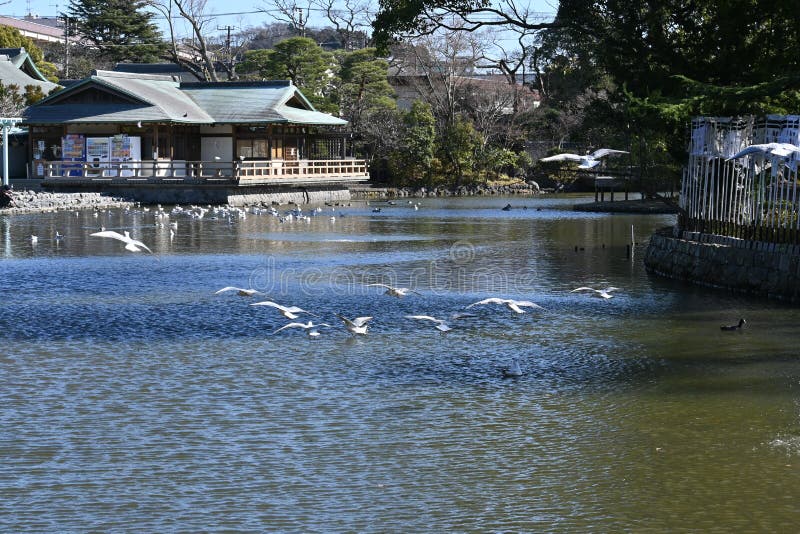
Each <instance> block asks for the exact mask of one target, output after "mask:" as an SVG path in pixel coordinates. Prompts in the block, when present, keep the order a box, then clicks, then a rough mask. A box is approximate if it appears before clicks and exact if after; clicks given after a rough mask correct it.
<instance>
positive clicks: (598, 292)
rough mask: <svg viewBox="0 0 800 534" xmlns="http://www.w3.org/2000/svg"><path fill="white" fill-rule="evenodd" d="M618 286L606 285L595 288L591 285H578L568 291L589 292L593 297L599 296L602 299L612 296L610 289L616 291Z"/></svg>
mask: <svg viewBox="0 0 800 534" xmlns="http://www.w3.org/2000/svg"><path fill="white" fill-rule="evenodd" d="M618 289H619V288H618V287H607V288H605V289H595V288H593V287H578V288H575V289H573V290H572V291H570V293H591V294H592V296H594V297H600V298H603V299H610V298H614V295H612V294H611V293H612V291H617V290H618Z"/></svg>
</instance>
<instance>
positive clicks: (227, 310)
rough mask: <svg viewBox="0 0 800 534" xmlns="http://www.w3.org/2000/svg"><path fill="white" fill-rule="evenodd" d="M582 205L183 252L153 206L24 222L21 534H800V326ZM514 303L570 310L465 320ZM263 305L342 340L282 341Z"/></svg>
mask: <svg viewBox="0 0 800 534" xmlns="http://www.w3.org/2000/svg"><path fill="white" fill-rule="evenodd" d="M577 200H579V199H575V198H553V197H543V198H537V199H519V198H488V199H484V198H471V199H442V200H430V199H425V200H423V201H422V206H421V207H420V209H419V210H416V211H415V210H413V209H412V208H411V207H410V206H409V205H407V204H403V203H398V204H397V205H395V206H389V205H386V204H384V203H373V205H366V204H364V203H355V202H354V203H352V205H350V206H346V205H344V206H335V207H333V210H332V211H331V207H328V206H325V207H323V212H321V213H319V214H318V215H316V216H314V217H312V219H311V221H310V222H305V221H294V222H284V223H281V222H280V221H279V219H278V218H276V217H272V216H269V215H253V214H250V215H248V216H247V217H246V218H244V219H242V218H239V217H236V216H233V217H230V219H229V218H228V217H226V216H218V217H216V218H214V219H212V218H211V215H210V214H206V216H205V217H204V218H203V219H201V220H194V219H190V218H188V217H186V216H173V217H170V218H169V221H172V222H177V223H178V225H177V230H176V235H175V237H174V238H172V239H170V237H169V227H168V224H167V225H165V226H164V227H159V226H157V225H156V223H158V222H161V223H163V222H164V220H159V219H157V218H156V217H155V215H154V208H152V209H151V210H150V211H148V212H144V211H141V210H128V211H125V210H114V211H110V212H99V213H97V216H95V213H93V212H91V211H86V212H78V213H77V215H76V214H75V213H73V212H60V213H56V214H36V215H15V216H4V217H0V239H2V241H0V243H1V244H2V248H0V250H2V259H0V269H1V271H0V272H2V276H3V287H4V289H5V290H4V291H3V298H2V300H1V301H0V329H1V331H2V334H0V342H2V346H3V350H2V356H0V429H2V430H1V431H0V460H1V461H0V530H2V531H5V532H20V531H44V532H86V531H92V530H95V531H131V532H142V531H145V532H154V531H158V532H161V531H165V532H169V531H191V532H196V531H256V532H265V531H269V532H275V531H287V532H288V531H291V532H352V531H358V532H387V531H393V532H414V531H416V532H421V531H425V532H428V531H434V532H441V531H481V532H483V531H503V532H510V531H527V532H532V531H536V532H538V531H586V530H590V531H619V530H632V531H649V530H656V531H663V530H704V531H706V530H712V531H713V530H718V531H731V530H736V531H763V530H766V531H788V530H793V529H794V528H795V527H794V525H795V524H796V519H797V513H798V510H797V505H796V503H797V502H798V499H799V498H800V490H798V489H797V488H798V487H800V486H798V485H797V483H796V480H797V473H798V467H800V463H798V461H797V456H798V452H800V426H799V424H798V423H799V421H798V413H799V412H800V410H798V394H797V392H798V384H800V365H798V361H797V349H796V347H797V345H798V343H797V342H798V340H799V339H798V338H800V336H799V335H798V332H797V328H796V325H797V324H798V319H800V314H798V312H797V310H796V309H795V308H792V307H789V306H785V305H782V304H778V303H774V302H768V301H764V300H759V299H753V298H748V297H742V296H737V295H732V294H728V293H725V292H720V291H715V290H711V289H705V288H695V287H687V286H685V285H683V284H679V283H675V282H671V281H666V280H663V279H659V278H656V277H651V276H649V275H647V274H646V273H645V271H644V269H643V266H642V265H641V256H642V255H643V247H644V246H645V243H646V240H647V237H648V236H649V235H650V233H651V232H652V231H653V230H654V229H656V228H659V227H662V226H666V225H668V224H671V223H672V222H673V216H669V215H609V214H588V213H578V212H574V211H572V210H571V209H570V208H571V205H572V204H573V203H574V202H576V201H577ZM509 202H510V203H512V205H514V206H515V209H513V210H511V211H509V212H503V211H501V210H500V209H499V208H500V207H502V206H504V205H505V204H506V203H509ZM375 206H381V212H380V213H373V212H372V209H373V208H374V207H375ZM524 207H527V209H523V208H524ZM169 209H170V207H166V210H167V211H169ZM283 209H285V208H282V211H283ZM331 216H334V217H335V220H331V219H330V217H331ZM101 226H103V227H105V228H107V229H112V228H115V229H118V231H122V230H123V229H127V230H128V231H130V232H131V234H132V235H134V236H135V237H136V238H137V239H141V240H142V241H144V242H145V243H146V244H147V245H148V246H149V247H151V248H152V249H153V251H154V252H155V253H156V254H154V255H148V254H146V253H144V254H143V253H133V252H128V251H125V250H124V249H123V245H122V244H121V243H119V242H116V241H113V240H106V239H102V238H97V237H91V236H90V235H89V234H90V233H92V232H94V231H97V230H99V228H100V227H101ZM631 226H633V231H634V235H635V239H636V241H637V242H638V243H639V244H638V245H637V246H636V247H635V249H634V255H633V258H632V259H631V258H628V257H627V256H626V249H625V245H626V244H627V243H628V242H629V241H630V234H631ZM56 231H58V232H59V233H61V234H63V235H64V236H65V237H64V239H63V240H56V239H55V238H54V236H55V232H56ZM32 234H35V235H37V236H38V237H39V240H38V243H37V244H36V245H32V244H31V243H30V242H29V241H28V237H29V236H30V235H32ZM369 283H388V284H392V285H402V286H404V287H410V288H413V289H414V290H415V291H418V292H419V294H411V295H409V296H408V297H405V298H403V299H397V298H394V297H390V296H388V295H384V294H383V293H382V290H381V289H380V288H378V287H371V286H368V285H367V284H369ZM229 285H233V286H239V287H252V288H255V289H258V290H260V291H263V292H264V293H266V294H267V295H268V297H264V296H262V297H258V296H257V297H255V298H243V297H239V296H237V295H235V294H234V293H228V294H223V295H215V294H214V293H215V291H216V290H218V289H220V288H222V287H224V286H229ZM582 285H591V286H594V287H604V286H607V285H613V286H617V287H619V288H620V290H619V291H618V292H616V296H615V297H614V298H613V299H610V300H603V299H598V298H592V297H589V296H586V295H579V294H575V293H571V292H570V290H571V289H573V288H575V287H578V286H582ZM489 296H501V297H504V298H515V299H524V300H531V301H534V302H535V303H537V304H539V305H541V306H542V308H543V309H542V310H530V311H529V312H528V313H525V314H522V315H517V314H513V313H511V312H510V311H508V310H507V309H505V308H504V307H497V306H475V307H472V308H469V310H468V311H470V312H474V316H470V317H464V318H459V319H451V314H453V313H455V312H463V311H465V308H466V306H468V305H469V304H471V303H474V302H477V301H479V300H481V299H483V298H486V297H489ZM266 298H270V299H274V300H276V301H278V302H281V303H283V304H287V305H289V304H291V305H297V306H300V307H302V308H304V309H307V310H309V311H312V312H314V313H315V314H317V315H318V317H311V316H302V317H301V318H300V320H302V321H303V322H305V321H307V320H309V319H310V320H313V321H314V322H315V323H317V322H323V323H327V324H330V325H331V327H322V328H321V329H320V333H321V336H320V337H319V338H316V339H312V338H309V337H307V336H306V335H305V332H304V331H303V330H301V329H299V328H297V329H287V330H283V331H281V332H278V333H275V331H276V330H277V329H278V328H280V327H282V326H284V325H285V324H287V323H288V322H289V320H287V319H285V318H284V317H282V316H281V315H280V314H279V313H277V311H276V310H274V309H271V308H267V307H262V306H250V305H249V304H251V303H252V302H255V301H257V300H259V299H266ZM337 314H342V315H344V316H347V317H350V318H352V317H356V316H362V315H369V316H373V317H374V319H373V320H372V322H371V323H370V328H369V333H368V335H366V336H361V337H354V336H352V335H350V334H349V333H348V332H347V331H346V330H345V329H344V328H343V325H342V322H341V321H340V320H339V319H338V318H337V316H336V315H337ZM409 314H427V315H433V316H436V317H439V318H442V319H445V320H447V321H448V322H449V323H450V325H451V326H452V327H453V330H452V331H450V332H447V333H444V334H443V333H440V332H438V331H437V330H435V329H434V328H433V324H432V323H426V322H418V321H413V320H410V319H406V318H405V317H404V316H405V315H409ZM740 316H742V317H746V318H747V321H748V323H747V327H746V328H745V329H744V330H743V331H741V332H733V333H724V332H721V331H720V330H719V326H720V325H721V324H727V323H734V322H736V321H737V320H738V319H739V317H740ZM512 358H518V359H519V362H520V366H521V367H522V369H523V371H524V373H525V374H524V376H522V377H519V378H516V379H506V378H503V376H502V369H503V368H504V367H506V366H507V365H508V364H509V363H510V361H511V359H512Z"/></svg>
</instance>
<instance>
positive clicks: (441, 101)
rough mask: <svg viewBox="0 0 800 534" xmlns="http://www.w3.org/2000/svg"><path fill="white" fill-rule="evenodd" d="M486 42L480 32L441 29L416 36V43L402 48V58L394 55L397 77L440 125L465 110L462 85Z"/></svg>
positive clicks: (473, 72)
mask: <svg viewBox="0 0 800 534" xmlns="http://www.w3.org/2000/svg"><path fill="white" fill-rule="evenodd" d="M483 43H484V40H483V39H482V37H481V36H480V35H478V34H471V33H468V32H460V31H441V32H437V33H436V34H432V35H427V36H423V37H420V38H418V39H416V40H415V42H414V46H407V47H403V49H402V50H403V51H404V57H403V58H402V59H401V58H397V57H395V60H394V68H395V71H396V72H398V78H400V79H402V80H403V81H404V82H405V83H406V84H408V85H410V86H411V87H412V88H413V89H414V92H416V93H417V95H418V96H419V97H420V98H422V99H423V100H424V101H426V102H427V103H428V104H430V106H431V109H432V110H433V112H434V115H435V116H436V119H437V122H438V123H439V126H440V128H444V126H445V125H448V124H452V123H453V121H454V119H455V117H456V115H457V113H459V112H460V111H463V102H462V101H461V100H460V97H461V96H463V94H464V92H463V91H462V90H461V88H462V87H463V86H464V85H465V84H466V83H468V81H469V77H470V76H474V74H475V67H476V64H477V62H478V59H479V58H480V57H482V56H483V55H484V45H483Z"/></svg>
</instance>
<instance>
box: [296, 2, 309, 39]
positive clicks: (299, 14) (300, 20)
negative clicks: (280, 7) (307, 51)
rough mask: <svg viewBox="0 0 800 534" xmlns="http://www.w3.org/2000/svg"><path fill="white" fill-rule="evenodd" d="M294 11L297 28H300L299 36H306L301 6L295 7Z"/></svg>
mask: <svg viewBox="0 0 800 534" xmlns="http://www.w3.org/2000/svg"><path fill="white" fill-rule="evenodd" d="M294 12H295V13H297V28H298V29H299V30H300V37H305V36H306V25H305V23H304V22H303V8H302V7H295V8H294Z"/></svg>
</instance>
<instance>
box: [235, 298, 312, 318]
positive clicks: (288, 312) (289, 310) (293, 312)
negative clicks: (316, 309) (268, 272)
mask: <svg viewBox="0 0 800 534" xmlns="http://www.w3.org/2000/svg"><path fill="white" fill-rule="evenodd" d="M250 306H269V307H271V308H275V309H277V310H279V311H280V312H281V315H283V316H284V317H286V318H287V319H297V318H298V317H300V316H299V315H298V313H307V314H309V315H314V314H313V313H311V312H310V311H306V310H304V309H303V308H298V307H297V306H281V305H280V304H278V303H277V302H272V301H271V300H264V301H262V302H254V303H253V304H251V305H250ZM314 316H315V317H316V315H314Z"/></svg>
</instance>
